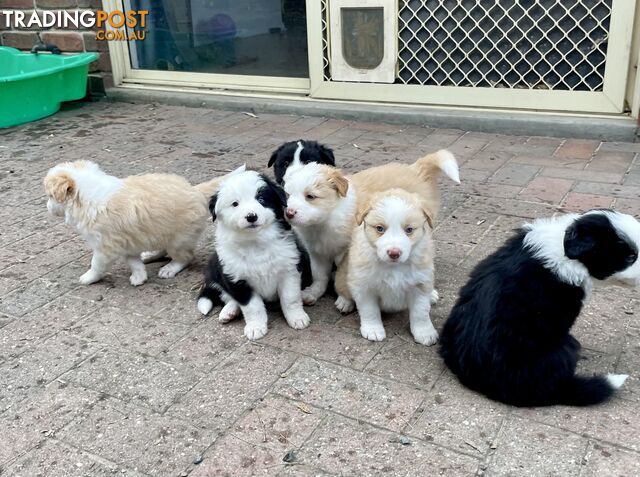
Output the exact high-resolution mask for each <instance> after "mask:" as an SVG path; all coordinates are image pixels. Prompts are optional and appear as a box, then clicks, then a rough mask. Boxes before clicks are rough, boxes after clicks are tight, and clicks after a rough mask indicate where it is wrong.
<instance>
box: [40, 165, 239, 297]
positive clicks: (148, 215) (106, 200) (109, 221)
mask: <svg viewBox="0 0 640 477" xmlns="http://www.w3.org/2000/svg"><path fill="white" fill-rule="evenodd" d="M240 169H242V170H244V166H242V167H241V168H240ZM221 179H222V178H216V179H213V180H211V181H208V182H205V183H202V184H199V185H196V186H193V185H191V184H189V182H188V181H187V180H185V179H184V178H182V177H180V176H177V175H172V174H145V175H139V176H130V177H127V178H124V179H121V178H118V177H114V176H111V175H109V174H107V173H105V172H104V171H102V170H101V169H100V167H99V166H98V165H97V164H95V163H93V162H90V161H76V162H65V163H62V164H58V165H57V166H55V167H53V168H52V169H50V170H49V172H48V173H47V175H46V177H45V178H44V188H45V191H46V193H47V197H48V201H47V209H48V210H49V212H51V213H52V214H53V215H58V216H62V217H64V218H65V222H66V223H68V224H69V225H72V226H73V227H75V228H76V229H77V231H78V233H79V234H80V235H81V236H82V238H84V239H85V240H86V242H87V244H88V245H89V247H91V249H92V250H93V257H92V259H91V268H90V269H89V270H88V271H87V272H86V273H85V274H83V275H82V276H81V277H80V283H81V284H83V285H89V284H91V283H95V282H97V281H99V280H101V279H102V278H103V277H104V276H105V274H106V273H107V272H108V271H109V269H110V267H111V265H112V263H113V262H114V261H115V260H116V259H119V258H124V259H125V260H126V261H127V264H128V265H129V268H130V269H131V277H130V279H129V281H130V282H131V284H132V285H134V286H137V285H141V284H143V283H144V282H145V281H146V280H147V271H146V269H145V266H144V263H143V261H142V260H141V258H140V255H141V253H143V252H145V251H149V250H157V251H159V252H157V253H153V254H147V258H153V257H152V256H153V255H160V256H163V255H164V254H165V251H166V254H168V255H169V256H170V257H171V261H170V262H169V263H168V264H167V265H165V266H163V267H162V268H160V271H159V272H158V276H159V277H160V278H171V277H174V276H175V275H176V274H177V273H178V272H180V271H181V270H183V269H184V268H185V267H186V266H187V265H188V264H189V262H190V261H191V259H192V258H193V254H194V249H195V246H196V244H197V242H198V239H199V237H200V235H201V234H202V231H203V230H204V228H205V227H206V225H207V222H208V221H207V217H208V215H209V211H208V207H207V204H208V200H209V197H210V196H211V195H212V194H213V193H215V192H216V190H217V187H218V183H219V182H220V180H221Z"/></svg>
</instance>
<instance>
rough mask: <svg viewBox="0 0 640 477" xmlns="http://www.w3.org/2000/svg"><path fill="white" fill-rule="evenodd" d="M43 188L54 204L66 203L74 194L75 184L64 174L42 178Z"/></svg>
mask: <svg viewBox="0 0 640 477" xmlns="http://www.w3.org/2000/svg"><path fill="white" fill-rule="evenodd" d="M44 188H45V190H46V191H47V193H48V194H51V196H52V197H53V198H54V199H55V201H56V202H59V203H62V202H66V201H67V200H68V199H70V198H71V197H73V196H75V194H76V183H75V181H74V180H73V179H72V178H71V176H70V175H69V174H67V173H66V172H59V173H58V174H54V175H51V176H47V177H45V178H44Z"/></svg>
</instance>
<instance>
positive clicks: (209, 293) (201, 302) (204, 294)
mask: <svg viewBox="0 0 640 477" xmlns="http://www.w3.org/2000/svg"><path fill="white" fill-rule="evenodd" d="M220 305H223V303H222V297H221V296H220V292H219V291H218V290H217V289H216V288H214V287H212V286H211V285H209V284H208V283H207V282H206V281H205V283H204V285H202V288H201V289H200V293H199V294H198V304H197V306H198V311H200V313H202V314H203V315H208V314H209V312H210V311H211V310H212V309H213V307H214V306H220Z"/></svg>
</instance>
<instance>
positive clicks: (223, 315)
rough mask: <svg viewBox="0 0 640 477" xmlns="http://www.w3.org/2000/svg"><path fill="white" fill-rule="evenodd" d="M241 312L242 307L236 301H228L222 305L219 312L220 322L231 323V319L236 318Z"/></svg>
mask: <svg viewBox="0 0 640 477" xmlns="http://www.w3.org/2000/svg"><path fill="white" fill-rule="evenodd" d="M239 314H240V309H239V308H238V305H236V304H235V303H227V304H226V305H224V306H223V307H222V310H220V313H219V314H218V321H219V322H220V323H229V322H230V321H231V320H234V319H235V318H237V317H238V315H239Z"/></svg>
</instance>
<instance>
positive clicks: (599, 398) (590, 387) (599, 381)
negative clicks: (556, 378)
mask: <svg viewBox="0 0 640 477" xmlns="http://www.w3.org/2000/svg"><path fill="white" fill-rule="evenodd" d="M627 377H628V376H627V375H626V374H608V375H607V376H593V377H585V376H574V377H573V378H571V380H569V381H567V382H566V383H565V384H564V386H562V387H561V388H560V390H559V394H558V396H557V398H558V399H559V401H558V402H557V404H566V405H569V406H591V405H593V404H599V403H601V402H605V401H607V400H608V399H610V398H611V396H613V393H614V392H615V390H616V389H618V388H619V387H620V386H622V385H623V384H624V382H625V380H626V379H627Z"/></svg>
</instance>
